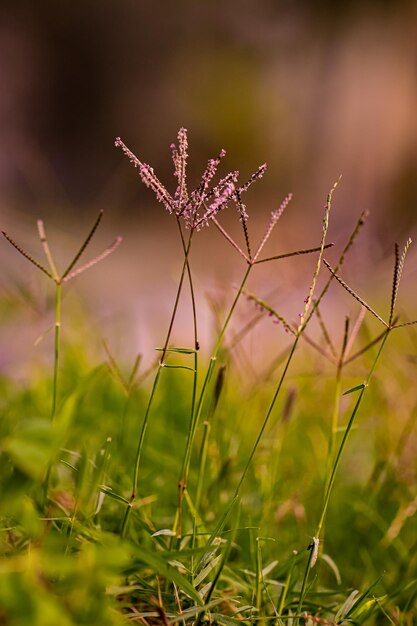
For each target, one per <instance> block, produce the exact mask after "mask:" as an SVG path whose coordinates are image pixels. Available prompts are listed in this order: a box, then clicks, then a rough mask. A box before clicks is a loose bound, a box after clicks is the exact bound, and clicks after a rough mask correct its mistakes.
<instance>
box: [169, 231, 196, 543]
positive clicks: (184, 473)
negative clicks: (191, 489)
mask: <svg viewBox="0 0 417 626" xmlns="http://www.w3.org/2000/svg"><path fill="white" fill-rule="evenodd" d="M177 224H178V229H179V232H180V237H181V242H182V246H183V249H184V255H185V257H186V260H187V275H188V283H189V286H190V295H191V307H192V313H193V330H194V348H195V352H194V373H193V388H192V396H191V410H190V424H192V423H193V421H194V413H195V406H196V399H197V384H198V350H199V348H200V346H199V343H198V326H197V307H196V300H195V293H194V285H193V279H192V274H191V267H190V263H189V261H188V255H187V248H186V243H185V239H184V234H183V232H182V228H181V224H180V221H179V219H178V220H177ZM187 444H188V438H187ZM187 481H188V469H186V468H185V467H184V465H183V466H182V469H181V475H180V478H179V481H178V504H177V511H176V515H175V521H174V532H176V533H177V534H178V535H179V536H181V534H182V510H183V502H184V493H185V489H186V488H187Z"/></svg>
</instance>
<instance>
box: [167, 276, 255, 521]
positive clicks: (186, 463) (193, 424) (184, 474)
mask: <svg viewBox="0 0 417 626" xmlns="http://www.w3.org/2000/svg"><path fill="white" fill-rule="evenodd" d="M252 267H253V264H248V267H247V269H246V272H245V274H244V276H243V279H242V282H241V284H240V287H239V289H238V292H237V294H236V296H235V298H234V300H233V303H232V305H231V307H230V309H229V312H228V314H227V316H226V319H225V321H224V323H223V326H222V328H221V331H220V333H219V336H218V338H217V342H216V344H215V346H214V349H213V353H212V355H211V357H210V362H209V366H208V368H207V372H206V375H205V377H204V380H203V384H202V388H201V391H200V395H199V398H198V401H197V403H196V407H195V411H194V414H193V416H192V419H191V421H190V425H189V428H188V434H187V442H186V446H185V452H184V457H183V463H182V468H181V474H180V475H181V479H180V484H179V491H182V493H184V492H185V489H186V485H187V479H188V474H189V469H190V462H191V453H192V447H193V442H194V436H195V432H196V429H197V425H198V422H199V420H200V416H201V412H202V409H203V405H204V401H205V398H206V394H207V391H208V385H209V382H210V380H211V376H212V374H213V370H214V366H215V363H216V360H217V356H218V353H219V350H220V348H221V345H222V343H223V338H224V335H225V333H226V330H227V327H228V325H229V323H230V320H231V318H232V316H233V313H234V311H235V309H236V306H237V303H238V301H239V299H240V296H241V295H242V293H243V290H244V288H245V284H246V281H247V280H248V278H249V275H250V272H251V270H252ZM182 504H183V495H182V496H181V498H180V499H179V502H178V507H177V511H176V514H175V519H174V527H173V531H174V532H175V533H178V530H179V527H178V523H179V520H180V518H181V510H180V509H181V508H182Z"/></svg>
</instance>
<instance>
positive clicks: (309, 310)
mask: <svg viewBox="0 0 417 626" xmlns="http://www.w3.org/2000/svg"><path fill="white" fill-rule="evenodd" d="M337 184H338V181H337V182H336V183H335V185H334V186H333V187H332V189H331V190H330V192H329V194H328V196H327V202H326V206H325V210H324V217H323V231H322V238H321V245H320V247H319V248H318V252H319V255H318V259H317V263H316V267H315V271H314V274H313V281H312V285H311V287H310V291H309V295H308V297H307V298H306V303H305V307H304V311H303V313H302V316H301V320H300V323H299V326H298V328H297V329H294V328H292V326H291V325H290V324H288V323H287V322H285V320H283V318H281V316H280V320H281V321H284V322H285V327H286V328H287V329H291V331H292V333H293V335H294V341H293V343H292V345H291V348H290V351H289V354H288V356H287V359H286V361H285V364H284V367H283V370H282V372H281V375H280V377H279V380H278V383H277V385H276V388H275V391H274V393H273V396H272V400H271V401H270V404H269V406H268V409H267V411H266V414H265V416H264V418H263V420H262V422H261V427H260V429H259V431H258V435H257V437H256V439H255V442H254V444H253V446H252V449H251V452H250V454H249V457H248V459H247V461H246V464H245V466H244V468H243V471H242V473H241V476H240V479H239V481H238V484H237V486H236V488H235V491H234V494H233V497H232V499H231V501H230V502H229V504H228V505H227V507H226V508H225V510H224V513H223V515H222V516H221V517H220V520H219V521H218V523H217V525H216V527H215V529H214V530H213V532H212V534H211V536H210V539H209V542H208V543H209V545H210V544H211V543H212V542H213V541H214V539H215V538H216V537H217V536H218V535H219V534H221V532H222V531H223V529H224V527H225V525H226V523H227V521H228V519H229V516H230V514H231V512H232V510H233V509H234V507H235V505H236V503H237V502H238V501H239V499H240V494H241V490H242V487H243V484H244V482H245V479H246V476H247V474H248V472H249V468H250V467H251V465H252V461H253V459H254V457H255V455H256V452H257V450H258V447H259V444H260V442H261V440H262V438H263V435H264V433H265V430H266V428H267V426H268V424H269V421H270V417H271V415H272V412H273V410H274V408H275V404H276V402H277V399H278V397H279V395H280V392H281V389H282V387H283V384H284V380H285V378H286V375H287V372H288V370H289V367H290V364H291V361H292V359H293V357H294V354H295V352H296V349H297V346H298V343H299V340H300V338H301V336H302V333H303V332H304V330H305V328H306V327H307V324H308V322H309V320H310V319H311V316H312V314H313V312H314V310H315V308H316V307H317V306H318V305H319V302H320V301H321V299H322V297H323V296H324V294H325V293H326V291H327V289H328V287H329V284H330V282H329V281H328V283H327V284H326V285H325V287H324V289H323V290H322V292H321V294H320V296H319V298H318V299H317V300H316V301H314V300H313V295H314V289H315V286H316V283H317V278H318V275H319V272H320V267H321V260H322V257H323V253H324V250H325V248H326V236H327V231H328V227H329V214H330V209H331V204H332V196H333V192H334V190H335V189H336V186H337ZM349 241H350V240H349ZM344 253H345V251H344V252H343V253H342V259H343V258H344Z"/></svg>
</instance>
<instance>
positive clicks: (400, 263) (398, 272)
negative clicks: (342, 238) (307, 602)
mask: <svg viewBox="0 0 417 626" xmlns="http://www.w3.org/2000/svg"><path fill="white" fill-rule="evenodd" d="M410 244H411V240H410V239H409V240H408V241H407V243H406V245H405V248H404V251H403V253H402V256H401V257H400V255H399V251H398V246H397V245H396V246H395V265H394V277H393V287H392V296H391V306H390V314H389V321H388V322H386V321H385V320H384V319H383V318H382V317H381V316H380V315H379V314H378V313H377V312H376V311H374V310H373V309H372V308H371V307H370V306H369V305H368V304H367V303H366V302H365V301H364V300H363V299H362V298H360V297H359V296H358V294H357V293H356V292H354V291H353V289H351V288H350V287H349V286H348V285H347V284H346V283H345V282H344V281H343V280H342V279H341V278H340V276H338V274H337V271H336V270H332V268H331V267H330V265H329V264H328V263H327V262H326V261H325V264H326V266H327V267H328V269H329V270H330V272H331V275H332V276H334V277H335V278H336V279H337V281H338V282H339V283H340V284H341V285H342V286H343V287H344V288H345V289H346V291H348V293H350V295H351V296H352V297H354V298H355V300H357V301H358V302H359V303H360V304H361V305H362V306H363V307H364V308H365V309H367V310H368V311H369V312H371V313H372V314H373V315H374V317H376V318H377V319H378V320H379V321H380V322H381V323H382V324H383V325H384V326H385V327H386V330H385V332H384V333H383V335H382V338H381V341H380V344H379V348H378V350H377V353H376V356H375V358H374V361H373V363H372V365H371V368H370V370H369V373H368V376H367V378H366V380H365V382H364V383H362V384H360V385H357V386H355V387H353V388H352V389H349V390H348V391H347V392H345V394H344V395H347V394H350V393H355V392H359V394H358V397H357V400H356V402H355V405H354V407H353V410H352V412H351V415H350V418H349V420H348V423H347V426H346V428H345V430H344V434H343V437H342V441H341V443H340V446H339V448H338V451H337V453H336V455H335V458H334V461H333V464H332V468H331V472H330V475H329V478H328V480H327V484H326V487H325V491H324V497H323V503H322V507H321V513H320V517H319V521H318V523H317V526H316V531H315V536H314V537H313V544H311V545H310V546H309V556H308V559H307V563H306V568H305V572H304V577H303V581H302V585H301V590H300V596H299V602H298V608H297V613H300V612H301V609H302V606H303V602H304V599H305V595H306V590H307V583H308V578H309V573H310V570H311V569H312V567H313V566H314V564H315V561H314V562H313V546H314V547H317V548H318V545H319V542H320V540H321V539H322V532H323V526H324V522H325V518H326V515H327V511H328V507H329V502H330V497H331V494H332V491H333V487H334V482H335V479H336V474H337V470H338V468H339V464H340V460H341V458H342V455H343V452H344V449H345V447H346V443H347V440H348V437H349V435H350V432H351V430H352V426H353V424H354V421H355V419H356V416H357V413H358V411H359V408H360V405H361V403H362V400H363V397H364V395H365V392H366V390H367V389H368V387H369V384H370V382H371V379H372V377H373V375H374V372H375V369H376V367H377V364H378V362H379V360H380V357H381V354H382V351H383V349H384V347H385V345H386V342H387V340H388V336H389V335H390V333H391V332H392V331H393V330H394V329H396V328H400V327H401V326H404V325H412V324H415V323H416V322H415V321H413V322H408V323H406V324H396V318H395V305H396V301H397V295H398V289H399V285H400V281H401V276H402V271H403V268H404V261H405V257H406V254H407V251H408V248H409V246H410ZM345 337H346V334H345ZM345 349H346V339H345V340H344V345H343V349H342V355H341V358H340V361H339V367H338V374H339V376H341V369H342V364H343V356H344V351H345ZM339 370H340V372H339ZM338 382H339V377H338V378H337V383H338ZM338 387H339V389H340V385H339V386H338V385H337V384H336V389H337V388H338ZM333 419H334V418H333ZM316 558H317V557H316ZM298 623H299V622H298V618H297V620H296V622H295V626H297V625H298Z"/></svg>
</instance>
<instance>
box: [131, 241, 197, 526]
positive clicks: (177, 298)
mask: <svg viewBox="0 0 417 626" xmlns="http://www.w3.org/2000/svg"><path fill="white" fill-rule="evenodd" d="M192 235H193V231H191V232H190V235H189V238H188V242H187V244H186V246H185V251H184V261H183V264H182V268H181V274H180V278H179V281H178V287H177V292H176V296H175V301H174V306H173V309H172V313H171V317H170V321H169V325H168V331H167V334H166V337H165V342H164V346H163V348H162V352H161V358H160V360H159V363H158V367H157V370H156V374H155V377H154V380H153V384H152V389H151V393H150V396H149V400H148V403H147V406H146V410H145V415H144V417H143V421H142V426H141V429H140V433H139V438H138V444H137V447H136V455H135V460H134V465H133V477H132V493H131V496H130V499H129V503H128V504H127V505H126V509H125V513H124V516H123V520H122V524H121V527H120V534H121V536H122V537H124V536H125V534H126V531H127V526H128V522H129V518H130V514H131V511H132V508H133V506H134V503H135V500H136V497H137V493H138V481H139V467H140V460H141V456H142V450H143V444H144V441H145V435H146V430H147V428H148V424H149V416H150V412H151V408H152V404H153V401H154V398H155V393H156V390H157V388H158V384H159V381H160V378H161V371H162V369H163V368H164V367H165V357H166V354H167V350H168V346H169V341H170V339H171V333H172V329H173V326H174V321H175V317H176V315H177V310H178V304H179V301H180V296H181V292H182V287H183V283H184V278H185V274H186V270H187V267H188V256H189V253H190V248H191V242H192Z"/></svg>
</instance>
